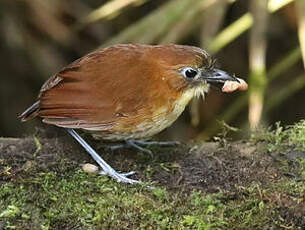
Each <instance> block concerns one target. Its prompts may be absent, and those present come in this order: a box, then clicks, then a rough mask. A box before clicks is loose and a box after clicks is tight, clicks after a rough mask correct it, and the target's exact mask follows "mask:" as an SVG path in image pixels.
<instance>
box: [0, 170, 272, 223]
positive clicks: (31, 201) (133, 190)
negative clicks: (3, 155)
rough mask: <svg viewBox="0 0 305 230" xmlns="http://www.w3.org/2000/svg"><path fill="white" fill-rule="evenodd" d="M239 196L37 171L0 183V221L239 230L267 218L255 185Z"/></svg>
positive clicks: (268, 209)
mask: <svg viewBox="0 0 305 230" xmlns="http://www.w3.org/2000/svg"><path fill="white" fill-rule="evenodd" d="M239 191H240V193H241V194H243V195H239V196H238V197H235V198H234V199H228V194H225V193H222V192H220V193H217V194H205V193H203V192H201V191H197V190H194V191H192V192H191V193H190V194H188V193H185V192H184V191H179V190H177V191H168V190H167V189H166V188H161V187H156V188H155V189H149V188H148V187H147V186H128V185H122V184H118V183H116V182H114V181H113V180H110V179H108V178H107V177H97V176H96V175H88V174H85V173H83V172H81V171H74V172H73V171H69V172H67V173H66V174H65V175H58V174H56V173H55V172H48V173H40V174H37V175H36V176H34V177H33V176H32V177H31V178H28V177H27V179H24V180H23V181H22V182H21V183H19V184H12V183H7V184H5V185H4V186H2V187H1V188H0V213H1V214H2V215H1V217H0V226H1V224H2V225H3V224H4V226H5V227H6V228H8V227H9V228H14V229H62V228H68V229H224V228H227V229H233V228H234V229H243V227H246V226H248V227H249V226H250V227H253V228H254V227H261V226H264V225H265V224H266V223H267V222H268V221H270V215H273V214H272V211H271V210H272V208H271V207H272V205H271V204H267V203H266V204H265V203H264V202H263V201H261V200H260V196H259V193H258V192H257V191H258V190H257V187H255V186H251V187H250V188H243V189H241V188H239Z"/></svg>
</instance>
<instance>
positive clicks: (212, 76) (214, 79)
mask: <svg viewBox="0 0 305 230" xmlns="http://www.w3.org/2000/svg"><path fill="white" fill-rule="evenodd" d="M202 79H203V80H206V81H207V83H209V84H211V85H214V86H217V87H220V88H221V87H223V84H224V83H225V82H226V81H237V82H238V83H239V80H238V79H237V78H236V77H234V76H231V75H229V74H228V73H226V72H225V71H222V70H220V69H211V70H207V71H204V72H203V73H202Z"/></svg>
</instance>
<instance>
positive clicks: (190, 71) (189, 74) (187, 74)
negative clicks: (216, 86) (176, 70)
mask: <svg viewBox="0 0 305 230" xmlns="http://www.w3.org/2000/svg"><path fill="white" fill-rule="evenodd" d="M183 74H184V76H185V77H187V78H195V77H196V76H197V74H198V71H197V70H195V69H193V68H190V67H187V68H185V69H184V70H183Z"/></svg>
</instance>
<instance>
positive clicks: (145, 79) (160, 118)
mask: <svg viewBox="0 0 305 230" xmlns="http://www.w3.org/2000/svg"><path fill="white" fill-rule="evenodd" d="M214 60H215V59H213V58H212V57H211V56H210V55H209V54H208V53H207V52H206V51H204V50H203V49H201V48H199V47H195V46H188V45H176V44H169V45H145V44H117V45H113V46H109V47H107V48H103V49H100V50H97V51H93V52H91V53H89V54H87V55H85V56H83V57H81V58H79V59H77V60H76V61H74V62H72V63H71V64H69V65H68V66H66V67H64V68H62V69H61V70H60V71H59V72H57V73H56V74H54V75H53V76H51V77H50V78H49V79H48V80H47V81H46V82H45V83H44V84H43V85H42V87H41V89H40V93H39V95H38V98H37V101H36V102H35V103H34V104H33V105H32V106H30V107H29V108H28V109H26V110H25V111H24V112H23V113H21V114H20V115H19V118H20V119H21V121H22V122H24V121H28V120H31V119H33V118H35V117H39V118H41V119H42V122H44V123H46V124H50V125H55V126H59V127H63V128H65V129H66V130H67V131H68V133H70V134H71V135H72V136H73V137H74V138H75V139H76V140H77V141H78V142H79V143H80V144H81V145H82V146H83V147H84V148H85V150H86V151H87V152H88V153H89V154H90V155H91V156H92V157H93V159H94V160H95V161H96V162H97V163H98V164H99V166H100V167H101V168H102V174H106V175H108V176H110V177H112V178H114V179H116V180H117V181H119V182H124V183H130V184H133V183H140V181H138V180H135V179H131V178H129V176H130V175H132V174H133V173H134V172H129V173H119V172H117V171H115V170H114V169H113V168H112V167H111V166H110V165H109V164H107V163H106V162H105V161H104V160H103V159H102V158H101V157H100V156H99V154H98V153H97V152H96V151H95V150H94V149H93V148H92V147H91V146H90V145H89V144H88V143H87V142H86V141H85V140H84V139H83V138H82V137H81V136H80V135H79V134H78V133H77V132H76V129H80V130H83V131H85V132H89V133H90V134H91V135H92V136H93V138H94V139H97V140H101V141H112V142H119V141H121V142H125V143H126V144H127V145H129V146H133V147H136V148H138V149H140V150H143V151H145V148H143V147H141V146H140V145H141V144H145V143H146V142H145V141H143V140H147V139H150V138H151V137H152V136H154V135H155V134H157V133H159V132H161V131H162V130H164V129H165V128H167V127H169V126H170V125H171V124H172V123H173V122H174V121H175V120H176V119H177V118H178V117H179V116H180V115H181V113H182V112H183V111H184V109H185V107H186V105H187V104H188V103H189V102H190V100H191V99H192V98H193V97H199V96H202V97H204V96H205V94H206V93H207V92H208V91H209V88H210V86H211V85H216V86H217V85H218V86H220V87H221V86H223V85H224V84H225V83H226V82H228V81H229V82H235V83H236V84H239V83H240V80H241V79H239V78H236V77H235V76H234V75H230V74H228V73H227V72H225V71H222V70H220V69H217V68H216V67H215V61H214ZM234 90H235V89H234ZM234 90H233V91H234ZM147 143H149V142H147ZM165 144H166V143H165Z"/></svg>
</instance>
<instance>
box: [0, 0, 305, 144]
mask: <svg viewBox="0 0 305 230" xmlns="http://www.w3.org/2000/svg"><path fill="white" fill-rule="evenodd" d="M304 2H305V1H303V0H296V1H292V0H274V1H267V0H252V1H250V0H249V1H247V0H239V1H238V0H237V1H232V0H112V1H100V0H99V1H98V0H87V1H82V0H65V1H63V0H1V1H0V49H1V52H0V66H1V77H0V108H1V113H0V136H12V137H17V136H23V135H24V133H33V132H34V131H33V130H34V126H36V125H38V124H39V123H40V122H39V121H34V122H32V121H31V122H27V123H20V121H19V120H18V119H17V116H18V114H19V113H21V112H23V111H24V110H25V109H26V108H27V107H28V106H30V105H31V104H32V103H33V102H34V101H35V99H36V97H37V95H38V92H39V89H40V87H41V85H42V84H43V82H44V81H45V80H46V79H48V78H49V77H50V76H51V75H52V74H54V73H56V72H57V71H59V70H60V68H62V67H64V66H65V65H67V64H69V63H70V62H72V61H73V60H75V59H77V58H79V57H81V56H83V55H85V54H87V53H88V52H91V51H93V50H95V49H98V48H101V47H105V46H109V45H111V44H117V43H146V44H167V43H179V44H187V45H194V46H199V47H202V48H203V49H206V50H207V51H208V52H210V53H211V54H213V55H214V57H216V58H217V60H218V63H219V65H220V67H221V68H222V69H223V70H225V71H227V72H229V73H235V74H236V76H238V77H241V78H244V79H245V80H246V81H247V82H248V83H249V84H250V89H249V91H248V92H247V93H244V92H240V93H233V94H229V95H227V94H223V93H221V92H220V91H217V90H216V91H214V90H213V92H210V93H209V95H208V96H207V100H205V101H202V100H201V101H200V100H199V101H192V103H191V105H190V106H189V107H188V109H187V110H186V112H185V113H184V114H183V116H182V117H181V118H180V119H179V120H178V121H177V122H175V124H174V125H173V127H171V128H169V129H168V130H167V131H165V133H163V135H164V137H166V138H175V139H190V138H209V137H211V136H213V135H215V134H217V133H218V132H219V131H220V130H221V127H223V123H222V122H221V121H223V120H224V121H225V122H226V123H227V124H229V125H230V126H234V127H239V128H242V129H243V130H248V127H252V128H253V129H254V128H256V127H260V125H261V124H263V125H272V124H274V123H275V122H276V121H281V122H282V123H283V124H292V123H294V122H296V121H298V120H300V119H304V118H305V90H304V86H305V73H304V64H303V61H302V52H301V50H302V48H300V47H303V50H304V47H305V45H304V44H305V41H304V40H305V16H304V15H305V14H304V12H305V6H304ZM302 12H303V13H302ZM303 53H304V51H303ZM303 55H304V54H303Z"/></svg>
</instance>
